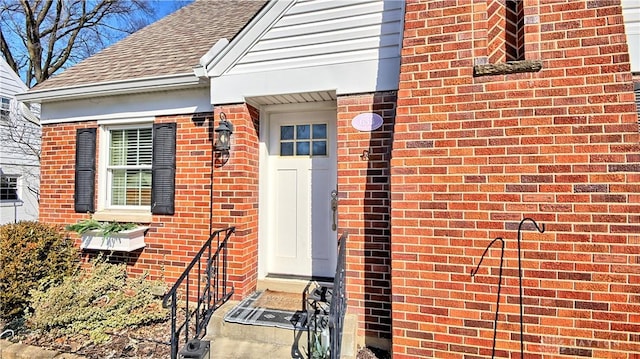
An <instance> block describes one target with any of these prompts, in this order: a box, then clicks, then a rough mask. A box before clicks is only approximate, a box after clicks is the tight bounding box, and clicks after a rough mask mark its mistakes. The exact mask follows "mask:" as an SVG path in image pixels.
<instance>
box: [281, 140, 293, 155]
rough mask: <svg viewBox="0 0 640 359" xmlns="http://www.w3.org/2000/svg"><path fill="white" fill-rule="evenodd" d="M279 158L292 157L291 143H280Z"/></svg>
mask: <svg viewBox="0 0 640 359" xmlns="http://www.w3.org/2000/svg"><path fill="white" fill-rule="evenodd" d="M280 156H293V142H282V143H280Z"/></svg>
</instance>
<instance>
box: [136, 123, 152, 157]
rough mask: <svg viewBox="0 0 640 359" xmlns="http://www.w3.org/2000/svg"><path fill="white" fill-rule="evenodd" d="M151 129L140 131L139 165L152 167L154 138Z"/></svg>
mask: <svg viewBox="0 0 640 359" xmlns="http://www.w3.org/2000/svg"><path fill="white" fill-rule="evenodd" d="M152 136H153V135H152V130H151V129H150V128H143V129H140V130H139V147H138V164H140V165H149V166H151V158H152V156H153V138H152Z"/></svg>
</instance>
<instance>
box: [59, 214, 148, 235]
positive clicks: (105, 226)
mask: <svg viewBox="0 0 640 359" xmlns="http://www.w3.org/2000/svg"><path fill="white" fill-rule="evenodd" d="M137 226H138V225H137V224H135V223H123V222H99V221H96V220H95V219H93V218H89V219H83V220H81V221H80V222H78V223H74V224H70V225H68V226H66V227H65V229H66V230H67V231H72V232H76V233H78V234H80V235H82V234H83V233H84V232H87V231H94V230H95V231H97V232H98V234H100V235H102V236H104V237H108V236H109V235H112V234H114V233H118V232H122V231H126V230H129V229H134V228H136V227H137Z"/></svg>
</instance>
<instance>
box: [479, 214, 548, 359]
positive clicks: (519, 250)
mask: <svg viewBox="0 0 640 359" xmlns="http://www.w3.org/2000/svg"><path fill="white" fill-rule="evenodd" d="M527 221H530V222H531V223H533V225H534V227H535V228H536V230H537V231H538V232H540V233H544V231H545V226H544V223H543V224H542V226H539V225H538V223H537V222H536V221H535V220H534V219H532V218H529V217H525V218H523V219H522V221H520V224H519V225H518V240H517V242H518V279H519V281H518V283H519V288H520V298H519V299H520V358H524V306H523V304H522V298H523V290H522V248H521V245H520V242H521V241H522V227H523V225H524V222H527ZM498 241H500V242H501V253H500V272H499V279H498V293H497V299H496V312H495V317H494V320H493V348H492V352H491V358H492V359H493V358H495V352H496V338H497V333H498V314H499V311H500V294H501V290H502V266H503V263H504V262H503V260H504V246H505V243H504V240H503V239H502V238H500V237H497V238H496V239H494V240H493V241H491V243H489V245H488V246H487V247H486V248H485V250H484V253H482V256H481V257H480V262H478V265H477V266H476V268H475V269H473V270H471V277H474V276H475V275H476V274H477V273H478V270H479V269H480V265H481V264H482V260H483V259H484V257H485V255H486V254H487V252H488V251H489V248H491V246H493V244H494V243H496V242H498Z"/></svg>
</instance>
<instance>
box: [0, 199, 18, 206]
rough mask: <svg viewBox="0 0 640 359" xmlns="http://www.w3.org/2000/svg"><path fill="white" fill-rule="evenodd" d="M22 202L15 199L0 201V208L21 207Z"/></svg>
mask: <svg viewBox="0 0 640 359" xmlns="http://www.w3.org/2000/svg"><path fill="white" fill-rule="evenodd" d="M23 204H24V202H23V201H21V200H19V199H17V200H14V199H3V200H1V201H0V207H22V205H23Z"/></svg>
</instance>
